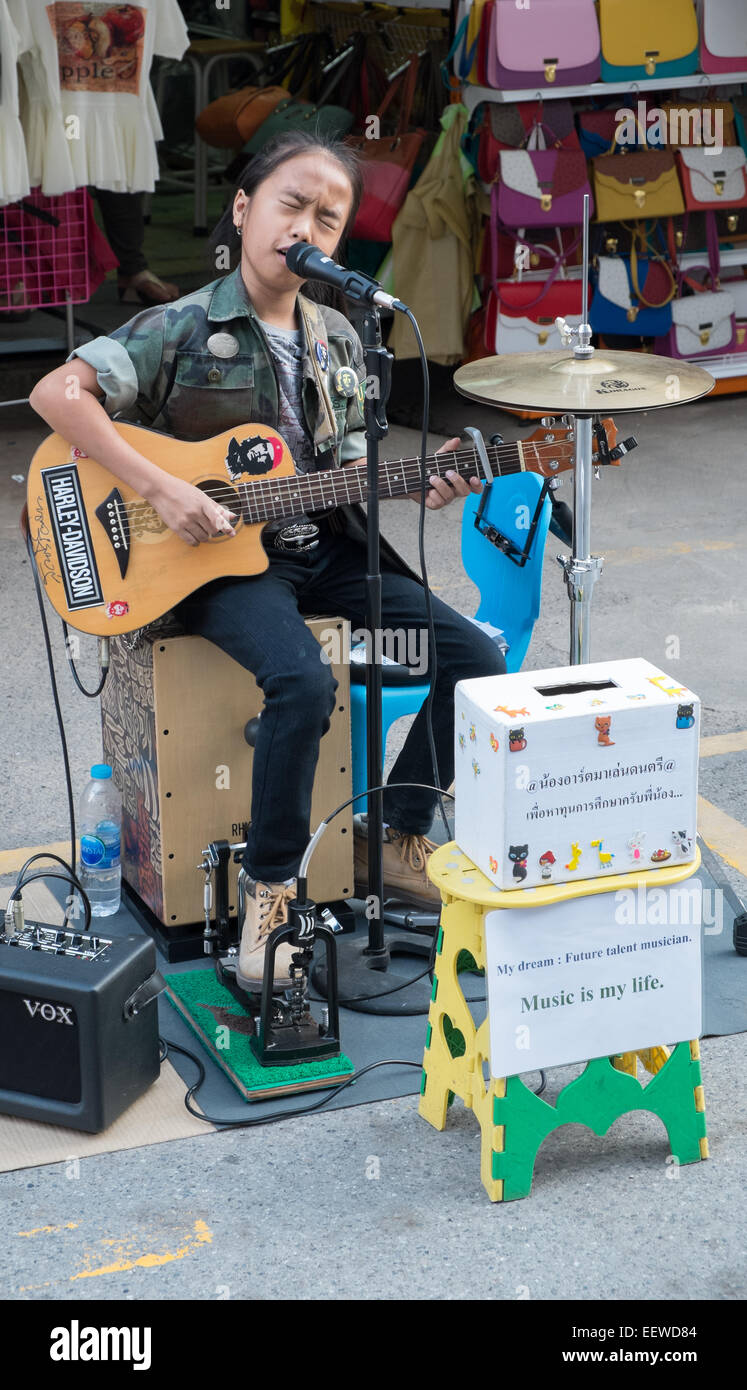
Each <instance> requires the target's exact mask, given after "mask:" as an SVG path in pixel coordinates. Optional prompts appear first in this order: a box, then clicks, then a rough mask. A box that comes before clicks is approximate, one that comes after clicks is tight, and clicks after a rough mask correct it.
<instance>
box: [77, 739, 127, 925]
mask: <svg viewBox="0 0 747 1390" xmlns="http://www.w3.org/2000/svg"><path fill="white" fill-rule="evenodd" d="M79 829H80V864H79V867H78V877H79V879H80V881H81V884H82V885H83V887H84V888H85V891H86V893H87V894H88V897H89V900H90V903H91V912H92V914H93V916H94V917H111V916H112V914H113V913H115V912H117V911H118V909H119V899H120V894H121V891H122V867H121V864H120V851H121V841H122V800H121V797H120V795H119V792H118V791H117V788H116V787H115V785H114V783H113V781H112V770H111V768H110V766H109V764H108V763H95V764H94V766H93V767H92V768H91V780H90V782H89V783H88V786H87V787H86V789H85V791H84V792H83V795H82V797H81V800H80V812H79Z"/></svg>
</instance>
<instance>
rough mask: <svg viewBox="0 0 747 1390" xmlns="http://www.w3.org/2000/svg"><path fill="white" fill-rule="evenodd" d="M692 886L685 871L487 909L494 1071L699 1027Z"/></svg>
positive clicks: (593, 1053) (697, 919)
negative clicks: (653, 881) (654, 882)
mask: <svg viewBox="0 0 747 1390" xmlns="http://www.w3.org/2000/svg"><path fill="white" fill-rule="evenodd" d="M702 893H703V887H702V883H701V882H700V880H699V879H697V878H695V877H692V878H689V879H687V880H686V881H685V882H683V883H677V884H673V885H671V886H668V887H659V886H656V887H649V888H645V887H644V886H643V885H639V886H637V888H634V887H631V888H626V889H623V890H621V891H619V892H610V893H589V894H588V895H587V896H586V897H583V898H573V899H571V900H570V901H569V902H556V903H553V904H551V905H549V906H545V907H537V908H531V907H530V908H501V909H498V910H497V911H495V912H489V913H487V914H486V917H485V940H486V947H487V964H488V1002H489V1011H490V1069H491V1072H492V1074H493V1076H515V1075H518V1074H519V1073H520V1072H528V1071H535V1070H536V1069H537V1068H539V1067H552V1066H563V1065H565V1064H566V1063H569V1062H585V1061H589V1060H590V1059H591V1058H592V1057H605V1056H612V1055H613V1054H615V1053H618V1052H634V1051H636V1050H638V1049H639V1048H645V1047H655V1046H657V1045H659V1044H661V1043H672V1042H682V1041H684V1040H689V1039H691V1038H697V1037H698V1036H699V1035H700V1030H701V945H700V937H701V920H702Z"/></svg>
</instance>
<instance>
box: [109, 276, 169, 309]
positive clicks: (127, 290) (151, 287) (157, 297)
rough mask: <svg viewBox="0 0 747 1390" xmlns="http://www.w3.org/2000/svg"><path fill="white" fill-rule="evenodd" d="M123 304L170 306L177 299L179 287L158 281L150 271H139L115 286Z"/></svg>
mask: <svg viewBox="0 0 747 1390" xmlns="http://www.w3.org/2000/svg"><path fill="white" fill-rule="evenodd" d="M117 289H118V292H119V298H120V300H121V302H122V303H123V304H170V303H171V302H172V300H174V299H178V298H179V293H180V292H179V286H178V285H171V284H169V283H168V282H167V281H165V280H160V279H159V277H158V276H157V275H154V274H153V271H152V270H139V271H138V273H137V275H131V276H130V277H129V279H127V280H122V279H120V280H119V282H118V285H117Z"/></svg>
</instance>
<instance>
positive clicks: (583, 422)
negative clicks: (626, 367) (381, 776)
mask: <svg viewBox="0 0 747 1390" xmlns="http://www.w3.org/2000/svg"><path fill="white" fill-rule="evenodd" d="M589 214H590V203H589V195H588V193H585V194H584V220H583V228H582V230H583V268H582V272H581V294H582V301H581V323H580V325H579V327H578V329H569V330H567V338H566V339H565V341H572V339H573V337H576V342H575V344H574V347H573V356H574V358H576V359H577V360H578V361H586V362H588V361H589V360H590V359H591V358H592V357H593V356H594V348H593V347H592V346H591V327H590V325H589V322H588V318H589ZM574 419H575V435H576V454H575V466H574V472H573V546H572V549H573V554H572V556H571V558H570V559H568V558H567V557H566V556H565V555H559V556H558V560H559V562H560V564H561V565H562V566H563V570H564V572H565V582H566V588H567V590H568V597H569V599H570V601H571V642H570V664H571V666H580V665H583V664H585V663H586V662H588V661H590V660H591V596H592V593H593V590H594V585H595V583H596V581H597V579H598V578H599V575H600V574H601V572H602V561H601V559H599V558H598V557H596V556H594V555H592V554H591V474H592V457H593V452H594V443H593V439H594V436H593V429H592V426H593V416H591V415H576V416H575V417H574Z"/></svg>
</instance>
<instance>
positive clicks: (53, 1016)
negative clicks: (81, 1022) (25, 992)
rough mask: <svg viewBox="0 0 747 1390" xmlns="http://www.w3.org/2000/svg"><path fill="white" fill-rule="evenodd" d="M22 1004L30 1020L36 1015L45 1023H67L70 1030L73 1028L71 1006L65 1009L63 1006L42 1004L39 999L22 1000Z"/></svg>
mask: <svg viewBox="0 0 747 1390" xmlns="http://www.w3.org/2000/svg"><path fill="white" fill-rule="evenodd" d="M23 1002H24V1004H25V1005H26V1008H27V1009H28V1011H29V1014H30V1015H31V1017H32V1018H36V1016H37V1014H38V1015H39V1018H42V1019H43V1020H44V1022H45V1023H67V1024H68V1025H69V1026H70V1027H71V1028H74V1027H75V1025H74V1023H73V1020H72V1018H71V1017H70V1014H71V1012H72V1005H69V1006H68V1007H67V1008H65V1005H64V1004H49V1003H46V1002H45V1003H42V1001H41V999H24V1001H23Z"/></svg>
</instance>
